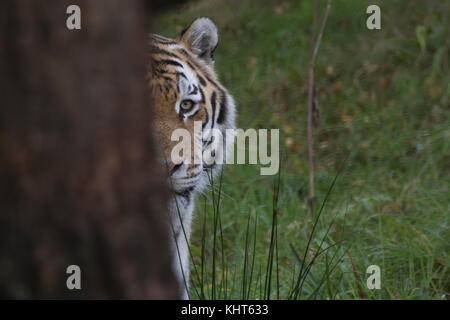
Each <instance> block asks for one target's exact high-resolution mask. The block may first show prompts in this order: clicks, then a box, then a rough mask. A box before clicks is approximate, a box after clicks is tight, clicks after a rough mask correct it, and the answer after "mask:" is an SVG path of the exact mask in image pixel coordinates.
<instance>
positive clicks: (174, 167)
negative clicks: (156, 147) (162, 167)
mask: <svg viewBox="0 0 450 320" xmlns="http://www.w3.org/2000/svg"><path fill="white" fill-rule="evenodd" d="M181 166H182V163H178V164H176V163H173V162H172V161H169V162H168V163H167V170H168V171H169V175H173V174H174V173H175V171H177V170H178V169H179V168H180V167H181Z"/></svg>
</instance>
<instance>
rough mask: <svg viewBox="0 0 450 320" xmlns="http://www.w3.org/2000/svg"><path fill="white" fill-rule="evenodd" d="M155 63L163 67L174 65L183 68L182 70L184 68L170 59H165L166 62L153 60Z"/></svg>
mask: <svg viewBox="0 0 450 320" xmlns="http://www.w3.org/2000/svg"><path fill="white" fill-rule="evenodd" d="M153 61H154V63H155V64H157V65H158V64H163V65H167V64H170V65H173V66H177V67H181V68H183V65H182V64H181V63H179V62H177V61H174V60H169V59H164V60H156V59H155V60H153Z"/></svg>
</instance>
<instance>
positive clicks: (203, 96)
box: [199, 88, 205, 103]
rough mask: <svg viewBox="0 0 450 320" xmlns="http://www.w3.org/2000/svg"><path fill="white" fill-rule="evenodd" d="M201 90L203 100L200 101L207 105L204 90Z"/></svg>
mask: <svg viewBox="0 0 450 320" xmlns="http://www.w3.org/2000/svg"><path fill="white" fill-rule="evenodd" d="M199 89H200V94H201V95H202V100H200V103H205V94H204V93H203V90H202V88H199Z"/></svg>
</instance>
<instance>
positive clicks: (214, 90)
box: [148, 17, 236, 299]
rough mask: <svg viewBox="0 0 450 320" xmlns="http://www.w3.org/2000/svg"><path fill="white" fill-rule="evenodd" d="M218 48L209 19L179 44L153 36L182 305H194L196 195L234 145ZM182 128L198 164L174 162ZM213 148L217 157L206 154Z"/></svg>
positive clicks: (159, 135) (155, 120)
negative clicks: (218, 135) (219, 137)
mask: <svg viewBox="0 0 450 320" xmlns="http://www.w3.org/2000/svg"><path fill="white" fill-rule="evenodd" d="M218 42H219V34H218V29H217V26H216V25H215V23H214V22H213V21H212V20H211V19H210V18H208V17H200V18H197V19H195V20H194V21H193V22H192V23H191V24H190V25H189V26H188V27H187V28H185V29H184V30H183V31H182V32H181V34H180V35H179V36H178V37H177V38H176V39H171V38H167V37H164V36H161V35H157V34H151V35H150V47H151V50H150V52H151V54H150V56H151V59H150V61H151V63H150V64H149V65H150V67H149V72H148V74H149V79H150V88H151V100H152V106H153V110H154V112H153V117H152V125H153V129H154V132H155V135H154V136H155V140H156V144H157V145H158V147H159V155H162V156H163V158H162V160H163V162H164V164H165V166H166V168H167V177H168V184H169V189H170V200H169V204H168V212H169V219H168V220H169V222H170V226H169V230H170V231H171V233H172V234H171V237H169V238H170V255H171V258H172V261H173V270H174V274H175V276H176V279H177V281H178V283H179V287H180V296H181V298H182V299H189V279H190V272H189V265H190V264H189V262H190V257H189V239H190V234H191V224H192V219H193V214H194V202H195V198H196V195H198V194H199V192H202V190H203V189H204V188H205V187H206V186H207V185H208V184H209V182H210V181H211V178H213V177H214V176H217V174H218V173H219V172H220V171H221V170H222V163H220V162H218V161H214V159H213V158H211V157H214V154H215V152H216V151H217V152H223V154H224V157H226V153H227V150H229V149H230V148H231V147H232V146H233V144H234V139H232V138H229V137H228V138H227V136H226V134H225V130H227V129H234V128H235V114H236V104H235V100H234V98H233V96H232V95H231V94H230V93H229V92H228V90H227V89H226V88H225V87H224V86H223V85H221V84H220V82H219V80H218V76H217V74H216V72H215V69H214V51H215V50H216V48H217V45H218ZM195 122H197V123H198V122H201V126H202V131H201V133H200V134H198V133H195V130H194V127H195ZM180 128H181V129H185V130H187V131H188V132H189V133H190V134H191V136H192V137H193V138H192V141H191V143H192V145H193V147H194V148H199V150H201V151H202V152H203V154H202V159H201V161H197V162H195V161H194V156H195V155H194V152H192V154H191V157H190V158H188V156H186V157H185V158H184V160H183V161H182V162H180V163H175V162H173V161H172V160H171V153H172V150H173V148H174V146H175V144H176V143H177V141H172V133H173V132H174V130H176V129H180ZM212 129H216V130H220V132H222V133H223V137H224V139H223V143H222V144H218V143H214V135H212V134H211V130H212ZM212 146H213V148H212V149H213V150H212V152H204V151H205V150H206V149H207V148H210V149H211V147H212ZM219 148H220V150H219ZM209 151H211V150H209ZM211 160H212V161H211Z"/></svg>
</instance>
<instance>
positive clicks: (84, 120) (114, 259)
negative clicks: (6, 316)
mask: <svg viewBox="0 0 450 320" xmlns="http://www.w3.org/2000/svg"><path fill="white" fill-rule="evenodd" d="M71 4H77V5H78V6H79V7H80V8H81V30H68V29H67V27H66V19H67V17H68V16H69V14H66V8H67V7H68V6H69V5H71ZM147 12H148V8H146V6H145V2H144V1H142V0H131V1H121V0H95V1H89V0H77V1H64V0H54V1H45V4H44V3H43V2H41V1H39V2H38V1H28V0H6V1H1V2H0V23H1V25H0V88H1V89H0V90H1V97H0V99H1V100H0V101H1V102H0V104H1V105H0V297H1V298H141V299H147V298H148V299H167V298H176V297H177V296H176V292H177V285H176V282H175V280H174V278H173V276H172V272H171V267H170V265H171V261H170V258H169V255H168V250H167V246H168V242H167V237H168V230H166V229H167V225H166V221H165V219H167V214H166V206H165V201H166V198H167V193H166V189H165V187H164V177H163V176H164V175H163V170H162V168H161V167H160V166H159V164H158V163H157V162H156V157H155V151H154V149H153V144H152V139H151V134H150V118H151V108H150V106H149V101H150V100H149V97H148V94H149V92H148V91H149V90H148V89H147V81H146V69H147V64H148V59H149V56H148V52H149V50H148V43H147V24H148V15H147ZM69 265H78V266H79V267H80V268H81V290H77V289H74V290H69V289H68V288H67V286H66V279H67V278H68V277H69V276H70V274H67V273H66V268H67V267H68V266H69Z"/></svg>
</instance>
